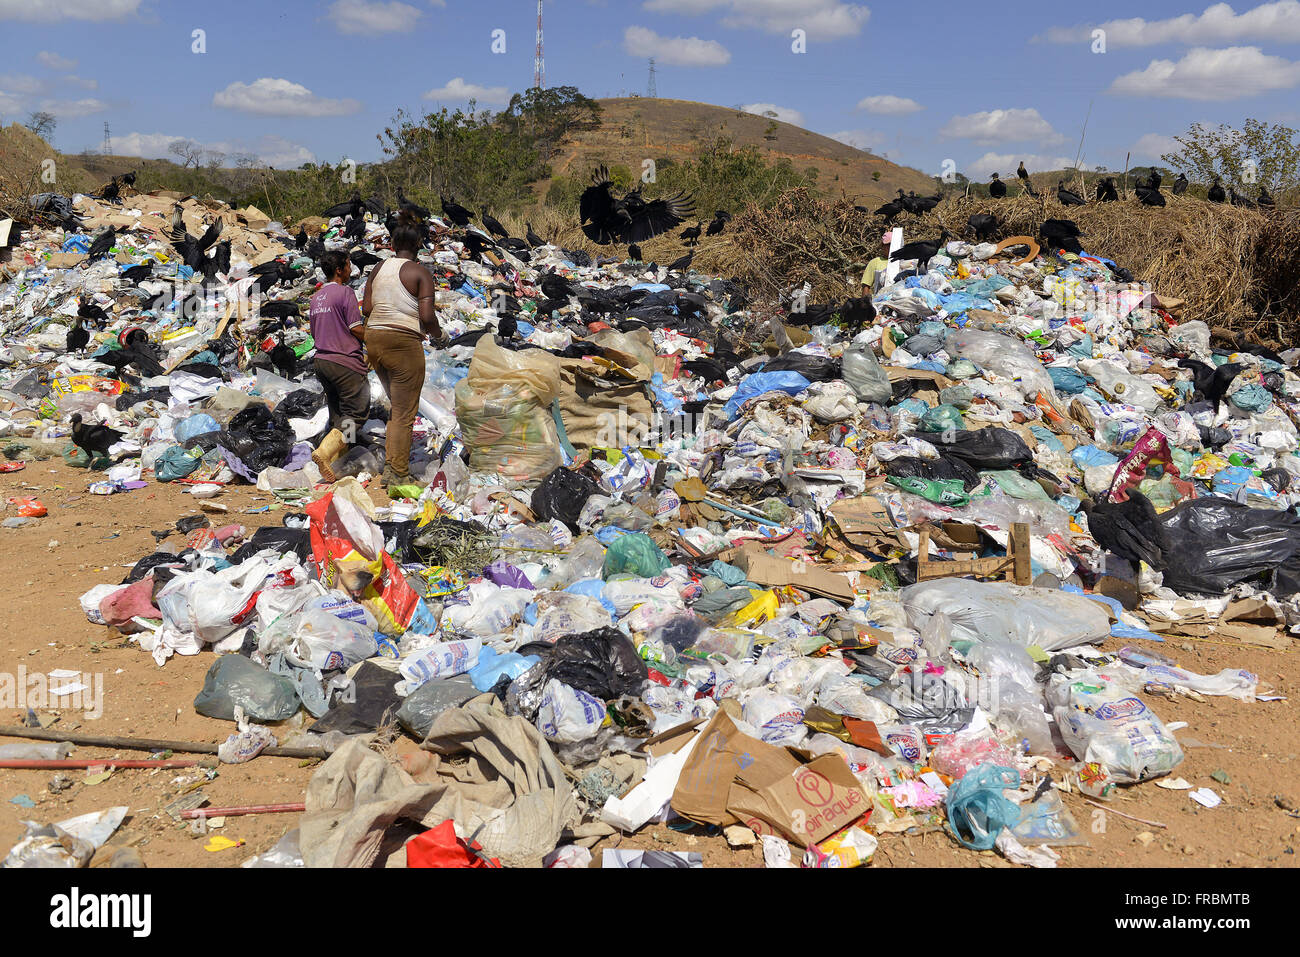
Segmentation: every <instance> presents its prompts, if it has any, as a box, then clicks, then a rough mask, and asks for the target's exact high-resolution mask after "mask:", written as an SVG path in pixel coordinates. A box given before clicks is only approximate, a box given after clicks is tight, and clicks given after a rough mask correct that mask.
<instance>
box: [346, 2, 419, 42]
mask: <svg viewBox="0 0 1300 957" xmlns="http://www.w3.org/2000/svg"><path fill="white" fill-rule="evenodd" d="M434 6H441V4H437V3H435V4H434ZM423 15H424V14H423V11H421V10H418V9H416V8H415V7H413V6H411V5H410V4H408V3H398V2H397V0H390V2H387V3H384V2H370V0H335V2H334V3H332V4H330V11H329V18H330V19H331V20H333V21H334V26H335V27H336V28H337V29H338V31H339V32H340V33H351V34H361V35H366V36H377V35H378V34H381V33H396V32H397V31H399V30H409V29H410V28H411V27H413V26H414V25H415V22H416V21H417V20H419V19H420V17H422V16H423Z"/></svg>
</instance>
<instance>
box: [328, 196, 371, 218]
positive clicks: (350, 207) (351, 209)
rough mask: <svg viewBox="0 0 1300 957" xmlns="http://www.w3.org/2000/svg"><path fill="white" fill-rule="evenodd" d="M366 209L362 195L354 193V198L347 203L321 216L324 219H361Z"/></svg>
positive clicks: (333, 207)
mask: <svg viewBox="0 0 1300 957" xmlns="http://www.w3.org/2000/svg"><path fill="white" fill-rule="evenodd" d="M365 209H366V204H365V203H364V202H363V201H362V199H361V194H360V193H353V194H352V198H351V199H349V200H348V201H347V202H344V203H339V204H338V205H337V206H331V207H330V208H329V209H326V210H323V211H322V212H321V216H322V217H323V218H324V219H334V218H335V217H339V218H344V217H347V216H353V217H360V216H361V215H362V214H363V213H364V212H365Z"/></svg>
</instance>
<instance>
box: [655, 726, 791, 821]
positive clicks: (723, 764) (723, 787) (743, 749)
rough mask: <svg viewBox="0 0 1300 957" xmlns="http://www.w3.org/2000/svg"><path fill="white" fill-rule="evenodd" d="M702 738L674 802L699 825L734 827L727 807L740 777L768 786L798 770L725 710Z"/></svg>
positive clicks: (787, 756) (785, 755)
mask: <svg viewBox="0 0 1300 957" xmlns="http://www.w3.org/2000/svg"><path fill="white" fill-rule="evenodd" d="M700 734H701V739H700V741H698V742H697V743H696V745H695V748H694V750H692V751H691V755H690V757H689V758H687V759H686V764H685V765H683V766H682V773H681V775H680V776H679V777H678V779H677V787H676V789H675V790H674V791H673V797H672V801H671V804H672V808H673V810H674V811H676V812H677V813H678V814H680V815H681V816H682V817H684V818H687V819H689V820H692V821H696V822H697V823H700V824H716V825H718V826H723V825H726V824H731V823H734V822H735V820H736V818H735V815H733V814H732V813H731V812H730V810H729V809H728V806H727V804H728V798H729V796H730V793H731V786H732V784H733V783H734V782H735V781H736V780H737V778H743V780H744V781H745V782H746V783H748V784H750V785H752V786H756V787H757V786H763V785H766V784H768V783H770V782H772V781H774V780H776V779H777V778H779V777H782V776H784V775H787V774H789V773H790V772H791V771H793V770H794V768H796V767H798V766H799V762H798V759H796V758H795V757H794V755H792V754H790V752H788V751H787V750H786V749H784V748H778V747H775V746H774V745H770V744H767V743H766V742H763V741H760V740H758V739H757V738H751V737H750V736H749V735H747V734H744V733H742V732H741V730H740V729H739V728H737V727H736V723H735V722H734V721H732V720H731V718H730V716H728V715H727V714H726V713H724V712H723V711H717V712H715V713H714V715H713V717H712V718H711V719H710V720H709V723H708V724H707V725H705V727H704V730H703V731H701V732H700Z"/></svg>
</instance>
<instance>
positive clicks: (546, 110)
mask: <svg viewBox="0 0 1300 957" xmlns="http://www.w3.org/2000/svg"><path fill="white" fill-rule="evenodd" d="M601 113H602V110H601V107H600V104H599V103H597V102H596V101H595V100H593V99H591V98H590V97H588V96H584V95H583V94H582V93H581V92H580V91H579V90H578V88H577V87H576V86H557V87H552V88H550V89H547V90H539V89H536V88H533V89H530V90H528V91H527V92H524V93H516V94H515V95H514V96H512V97H511V98H510V105H509V106H507V107H506V108H505V110H504V111H503V112H502V113H501V114H500V116H499V119H500V121H501V122H502V123H503V124H504V125H505V126H506V127H507V128H508V129H510V130H511V132H514V133H516V134H522V135H524V136H527V137H528V138H530V139H531V140H532V145H533V147H534V148H535V149H536V150H537V153H538V155H539V156H540V157H541V160H542V162H543V163H548V162H550V159H551V157H552V156H553V155H554V154H555V151H556V149H558V148H559V145H560V143H561V142H563V140H564V138H565V137H566V136H571V135H573V134H575V133H582V132H586V131H588V130H594V129H599V127H600V117H601Z"/></svg>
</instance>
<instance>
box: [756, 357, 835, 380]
mask: <svg viewBox="0 0 1300 957" xmlns="http://www.w3.org/2000/svg"><path fill="white" fill-rule="evenodd" d="M763 371H764V372H797V373H799V374H800V375H801V376H803V377H804V378H805V379H807V380H808V381H809V382H830V381H831V380H832V379H838V378H840V360H839V359H832V358H831V357H830V356H814V355H808V354H806V353H803V352H787V353H786V354H785V355H783V356H780V357H778V358H776V359H773V360H772V361H771V362H769V363H768V364H767V365H765V366H763Z"/></svg>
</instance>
